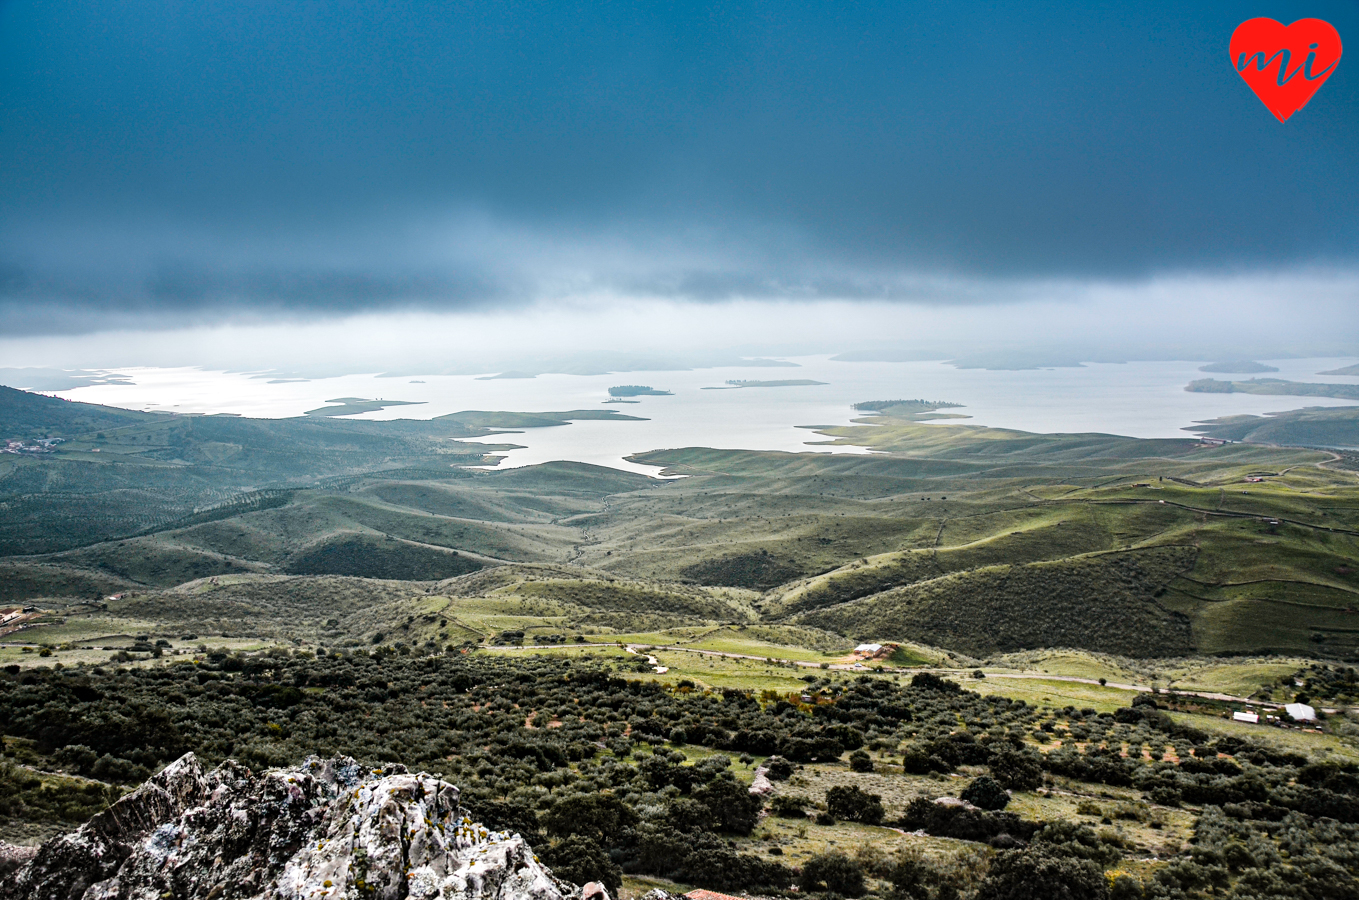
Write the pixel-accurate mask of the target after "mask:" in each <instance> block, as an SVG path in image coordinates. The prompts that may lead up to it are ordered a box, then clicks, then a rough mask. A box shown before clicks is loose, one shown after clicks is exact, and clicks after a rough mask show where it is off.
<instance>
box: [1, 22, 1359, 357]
mask: <svg viewBox="0 0 1359 900" xmlns="http://www.w3.org/2000/svg"><path fill="white" fill-rule="evenodd" d="M1357 9H1359V8H1356V6H1355V5H1354V4H1353V3H1351V2H1313V3H1306V4H1303V3H1279V2H1274V3H1268V2H1267V3H1262V4H1259V5H1257V6H1256V7H1253V8H1251V9H1250V10H1248V11H1243V9H1242V7H1240V5H1239V4H1234V3H1223V4H1184V3H1166V4H1159V5H1156V4H1117V3H1109V4H1093V3H1092V4H1073V5H1067V4H1062V5H1056V4H1049V5H1040V4H1034V3H1016V4H1009V5H999V4H952V3H909V4H903V3H881V4H854V5H850V4H831V3H825V4H810V3H789V2H780V3H763V4H759V3H749V4H742V3H723V4H720V5H718V4H713V5H708V6H705V5H699V4H688V5H685V4H678V5H674V4H664V5H662V4H655V5H648V6H639V5H637V4H631V3H589V4H585V3H581V4H565V3H559V4H529V3H516V2H499V3H493V4H492V3H481V4H476V3H459V4H453V3H433V2H431V3H404V4H389V3H376V2H336V0H330V2H320V0H310V2H309V0H298V2H290V3H277V2H265V0H259V2H248V0H197V2H192V3H190V2H187V0H146V2H140V3H135V4H109V3H106V2H95V0H42V2H39V0H9V2H6V3H0V114H2V115H3V120H2V121H0V317H3V321H4V322H5V323H7V324H8V326H9V327H11V328H13V327H21V326H20V321H21V319H22V321H23V322H26V323H28V324H26V325H23V326H22V327H25V328H35V329H37V330H43V329H45V328H48V327H53V328H56V327H60V328H65V327H71V326H70V322H71V320H72V318H73V316H75V315H77V313H78V315H80V316H84V315H94V316H96V317H98V316H105V317H107V316H120V315H132V314H134V313H137V312H146V311H157V310H161V311H165V312H166V314H173V315H199V314H225V315H237V314H240V312H241V311H242V310H244V309H258V310H266V311H267V310H276V309H282V310H304V311H305V310H311V311H314V310H334V311H336V312H343V311H349V310H353V309H361V308H371V307H388V306H403V305H405V306H410V305H414V306H434V307H444V308H458V307H465V306H478V305H486V304H503V303H507V302H510V301H512V300H514V299H520V300H533V299H542V298H544V297H548V298H550V297H552V296H555V295H558V294H571V293H573V292H580V291H582V290H601V291H611V292H616V293H617V292H621V293H626V292H628V291H637V292H640V293H643V294H651V295H664V296H674V297H681V298H693V299H707V300H715V299H725V298H728V297H732V296H746V297H770V296H789V297H800V296H804V297H824V296H838V297H846V298H859V297H862V298H871V299H898V298H900V299H916V298H919V297H922V296H928V297H934V298H936V299H937V298H939V297H944V298H945V299H947V298H949V297H953V296H954V295H955V294H956V295H957V298H958V299H964V300H967V299H971V298H970V297H969V296H967V294H968V292H967V291H966V290H963V291H961V292H957V291H955V292H949V291H943V292H942V293H941V292H939V291H930V290H922V289H919V286H918V283H917V280H918V279H920V278H926V279H929V278H935V277H945V276H948V277H958V278H963V279H983V280H985V279H1026V278H1027V279H1053V278H1056V279H1069V278H1097V279H1110V278H1112V279H1120V278H1139V277H1145V276H1147V275H1151V274H1155V273H1157V272H1164V271H1193V272H1212V271H1240V270H1266V271H1268V270H1276V269H1281V268H1287V267H1290V266H1302V265H1312V264H1322V265H1329V266H1338V267H1341V268H1352V267H1354V266H1355V265H1356V263H1357V262H1359V204H1355V203H1354V197H1355V196H1359V91H1356V88H1355V85H1356V76H1355V74H1354V72H1355V70H1356V67H1355V65H1354V64H1352V62H1351V61H1350V60H1342V62H1341V64H1340V65H1339V67H1338V68H1337V70H1336V71H1335V73H1334V75H1333V76H1332V77H1331V78H1330V80H1329V81H1328V82H1327V83H1326V84H1325V86H1324V87H1323V88H1322V89H1321V91H1320V92H1319V93H1318V95H1317V96H1316V97H1315V98H1314V99H1313V100H1312V101H1311V103H1310V104H1309V105H1308V106H1307V107H1306V108H1305V109H1303V110H1302V111H1301V112H1300V113H1298V114H1297V115H1296V116H1294V117H1293V119H1292V120H1290V121H1289V122H1287V123H1285V124H1280V123H1279V122H1277V121H1276V120H1275V119H1274V118H1273V117H1272V116H1271V115H1269V114H1268V112H1267V111H1266V110H1265V108H1264V107H1263V105H1262V104H1261V103H1260V102H1259V101H1258V100H1257V99H1256V98H1255V97H1254V96H1253V95H1252V94H1251V93H1250V92H1249V90H1248V89H1247V88H1246V86H1245V85H1244V84H1243V83H1242V81H1241V79H1240V78H1239V77H1237V76H1236V75H1235V74H1234V73H1233V72H1232V70H1231V66H1230V65H1229V63H1228V60H1227V55H1226V47H1227V41H1228V39H1229V37H1230V34H1231V31H1232V29H1233V28H1234V27H1235V26H1236V25H1237V24H1238V23H1239V22H1240V21H1241V19H1242V18H1243V17H1245V16H1246V15H1268V16H1272V17H1274V18H1276V19H1279V20H1281V21H1284V22H1291V21H1293V20H1295V19H1297V18H1302V17H1305V16H1316V17H1321V18H1325V19H1327V20H1329V21H1331V22H1332V23H1333V24H1334V25H1335V26H1336V27H1337V29H1338V30H1339V32H1340V34H1341V36H1342V38H1351V40H1353V36H1355V35H1359V11H1357ZM441 223H442V224H441ZM449 223H452V224H449ZM39 302H47V303H53V304H56V307H53V308H51V309H50V310H49V313H50V315H49V316H47V317H46V318H45V317H44V315H42V314H39V313H38V312H35V310H34V309H33V308H32V304H34V303H39ZM57 307H59V308H57ZM44 321H50V322H51V323H58V322H62V323H65V324H62V325H56V324H52V325H44V324H43V322H44ZM91 321H93V320H91Z"/></svg>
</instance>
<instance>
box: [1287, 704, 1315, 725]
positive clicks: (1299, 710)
mask: <svg viewBox="0 0 1359 900" xmlns="http://www.w3.org/2000/svg"><path fill="white" fill-rule="evenodd" d="M1284 712H1286V713H1288V714H1289V715H1290V716H1292V717H1293V719H1294V721H1297V722H1315V721H1316V720H1317V711H1316V710H1315V709H1313V708H1312V707H1310V706H1308V705H1307V704H1306V703H1289V704H1288V705H1287V706H1285V707H1284Z"/></svg>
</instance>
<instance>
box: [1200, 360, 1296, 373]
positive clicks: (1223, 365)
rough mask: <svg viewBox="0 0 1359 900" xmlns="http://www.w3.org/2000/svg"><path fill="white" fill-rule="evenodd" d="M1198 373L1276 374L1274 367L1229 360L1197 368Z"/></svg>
mask: <svg viewBox="0 0 1359 900" xmlns="http://www.w3.org/2000/svg"><path fill="white" fill-rule="evenodd" d="M1199 371H1200V372H1217V373H1219V374H1223V375H1259V374H1260V373H1261V372H1277V371H1279V370H1278V369H1276V368H1275V367H1274V366H1267V365H1265V364H1264V363H1262V362H1256V361H1255V360H1253V359H1231V360H1225V361H1223V362H1215V363H1209V364H1208V365H1206V366H1199Z"/></svg>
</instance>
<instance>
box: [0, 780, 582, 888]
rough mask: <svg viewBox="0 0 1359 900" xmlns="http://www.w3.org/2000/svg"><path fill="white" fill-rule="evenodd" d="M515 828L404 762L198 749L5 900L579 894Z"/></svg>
mask: <svg viewBox="0 0 1359 900" xmlns="http://www.w3.org/2000/svg"><path fill="white" fill-rule="evenodd" d="M573 896H579V892H578V890H576V889H575V888H574V887H573V886H571V885H569V884H565V883H563V882H560V881H558V880H557V879H555V878H553V877H552V874H551V872H549V871H548V870H547V869H546V868H545V867H543V866H542V865H540V864H539V863H538V861H537V860H536V859H535V857H534V855H533V851H532V850H531V849H530V848H529V846H528V845H527V844H526V843H525V842H524V840H523V839H522V838H521V837H519V836H518V835H511V834H506V833H503V832H495V831H490V830H488V829H486V828H485V827H483V826H481V825H479V824H477V823H475V822H473V821H472V820H471V818H470V816H468V815H467V813H466V811H465V810H463V809H461V808H460V807H459V806H458V789H457V788H456V787H454V786H453V785H451V784H448V783H446V782H443V781H441V780H439V779H438V778H435V777H433V776H431V775H426V774H423V773H421V774H411V773H409V772H408V771H407V770H406V769H405V767H403V766H388V767H385V768H382V769H369V768H366V767H363V766H360V765H359V764H358V763H356V762H355V761H354V760H352V759H347V758H338V759H331V760H320V759H317V758H315V757H312V758H309V759H308V760H307V761H306V762H304V763H303V764H302V765H301V766H299V767H296V768H288V769H274V770H270V771H268V772H265V773H263V774H260V775H256V774H254V773H252V772H250V771H249V770H248V769H245V768H244V767H242V766H240V765H238V764H235V763H232V762H226V763H223V764H222V765H221V766H218V767H217V768H216V769H213V770H212V771H205V770H204V769H203V767H202V765H201V764H200V763H199V762H198V760H197V759H195V758H194V756H193V754H188V755H186V756H184V757H182V758H181V759H179V760H177V761H176V762H174V763H172V764H171V765H170V766H167V767H166V768H165V770H164V771H162V772H160V773H159V774H157V775H156V776H154V777H153V778H151V779H150V780H148V781H147V782H146V783H145V784H143V785H142V786H141V787H139V788H138V789H137V790H135V791H133V792H132V793H131V794H128V795H127V796H125V797H123V798H122V799H120V800H119V801H118V802H117V803H115V804H113V806H111V807H110V808H109V809H107V810H105V811H104V812H102V813H100V814H98V815H96V816H95V817H94V818H93V819H91V820H90V821H89V822H87V823H86V824H85V825H83V826H81V827H80V828H79V829H78V830H77V831H75V832H73V833H71V834H68V835H63V836H62V837H59V838H56V839H54V840H51V841H49V842H47V843H46V844H44V845H43V846H42V847H41V848H39V850H38V851H37V854H36V855H35V856H34V857H33V858H32V859H31V860H29V861H28V862H27V864H25V865H23V866H22V867H21V868H20V869H19V870H18V871H17V872H16V873H14V875H13V876H12V877H11V878H9V879H7V880H6V881H5V883H3V884H0V900H163V898H175V900H255V898H259V900H264V898H269V900H274V898H278V900H406V898H410V900H521V898H522V900H568V898H571V897H573Z"/></svg>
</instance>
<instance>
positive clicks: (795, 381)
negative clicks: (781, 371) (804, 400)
mask: <svg viewBox="0 0 1359 900" xmlns="http://www.w3.org/2000/svg"><path fill="white" fill-rule="evenodd" d="M829 383H830V382H828V381H813V380H812V379H810V378H788V379H784V380H783V381H744V380H742V379H739V378H730V379H728V380H727V383H726V384H725V385H722V386H720V387H705V388H703V389H702V390H705V391H734V390H738V389H740V388H770V387H807V386H809V385H814V384H829Z"/></svg>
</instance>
